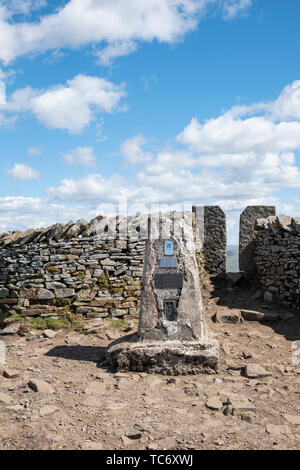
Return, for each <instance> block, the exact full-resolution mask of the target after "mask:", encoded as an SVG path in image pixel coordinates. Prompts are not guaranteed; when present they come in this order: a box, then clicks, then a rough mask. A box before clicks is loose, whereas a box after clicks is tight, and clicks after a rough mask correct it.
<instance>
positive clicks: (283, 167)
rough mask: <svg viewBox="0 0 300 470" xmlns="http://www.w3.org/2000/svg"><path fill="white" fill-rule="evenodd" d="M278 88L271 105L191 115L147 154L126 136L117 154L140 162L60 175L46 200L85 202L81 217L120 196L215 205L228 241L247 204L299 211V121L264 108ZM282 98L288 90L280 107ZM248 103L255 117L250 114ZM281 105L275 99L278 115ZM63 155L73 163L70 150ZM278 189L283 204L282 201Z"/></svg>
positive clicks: (142, 141)
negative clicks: (113, 170) (119, 170)
mask: <svg viewBox="0 0 300 470" xmlns="http://www.w3.org/2000/svg"><path fill="white" fill-rule="evenodd" d="M296 88H297V87H296ZM287 89H293V90H295V87H294V88H293V85H291V86H290V88H286V89H285V90H287ZM285 90H284V91H283V92H282V93H281V94H280V96H279V98H278V99H275V100H274V101H273V102H271V103H266V104H264V103H263V104H260V105H256V104H254V105H252V106H250V107H244V108H243V109H244V111H243V112H242V111H241V109H242V107H240V109H239V111H237V109H234V108H232V110H229V111H228V112H227V113H225V114H222V115H221V116H219V117H216V118H215V119H211V120H209V121H207V122H204V123H200V122H198V120H196V119H193V120H192V121H191V122H190V123H189V124H188V125H187V127H186V128H185V129H184V130H183V131H182V133H181V134H180V135H179V137H178V138H177V140H175V144H174V145H173V147H172V146H171V145H170V144H169V145H168V147H166V148H163V149H161V150H159V151H158V152H155V153H154V152H153V153H151V155H150V154H147V153H145V151H144V146H145V145H146V144H147V139H146V138H145V137H144V136H142V135H136V136H134V137H131V138H129V139H127V140H126V141H124V142H123V144H122V145H121V149H120V154H122V155H123V157H124V158H125V159H126V160H127V161H128V162H129V163H131V164H136V163H142V168H141V169H139V171H138V172H137V174H135V175H134V176H133V177H130V178H129V177H122V176H121V175H118V174H115V175H111V176H107V177H105V176H104V175H101V174H99V173H96V172H95V173H92V174H88V175H85V176H83V177H80V178H78V179H76V178H64V179H62V180H61V182H60V183H59V184H58V185H57V186H56V187H54V186H53V187H51V188H48V190H47V192H48V194H49V197H52V198H53V200H56V201H58V202H57V203H56V204H58V205H67V204H68V203H70V204H73V205H74V204H77V205H78V207H79V205H80V207H83V208H84V207H85V210H84V209H82V216H83V217H85V211H86V212H89V213H91V212H94V213H96V212H97V211H98V210H99V207H100V206H99V205H102V207H104V206H105V205H107V207H111V206H112V205H114V206H117V205H118V203H119V199H120V197H121V198H123V199H127V202H128V205H129V211H130V207H131V208H132V207H133V206H134V205H135V207H136V205H143V206H144V207H145V210H149V209H151V205H152V207H153V205H154V204H159V205H161V204H167V205H169V206H171V207H174V206H175V205H184V206H185V207H187V206H188V205H189V206H191V205H192V204H209V205H215V204H217V205H220V206H221V207H222V208H223V209H224V210H225V211H227V213H228V216H229V219H228V220H229V227H231V229H230V230H231V232H230V239H231V240H234V239H235V238H236V236H235V235H234V233H233V232H234V230H235V227H236V221H237V220H238V216H239V214H240V212H241V211H242V210H243V209H244V208H245V207H246V206H247V205H257V204H267V205H276V206H277V208H278V213H280V212H281V213H283V212H286V213H289V215H292V216H300V205H299V196H298V194H299V188H300V168H299V163H298V162H299V150H300V140H299V135H300V133H299V123H300V119H299V122H298V120H297V118H296V116H295V115H296V112H295V111H294V110H293V111H291V109H292V108H291V107H290V106H289V107H288V109H289V111H288V112H287V111H284V113H285V114H284V115H287V114H288V115H289V116H292V114H293V115H294V120H293V121H291V120H289V121H284V120H280V119H278V118H276V119H275V118H274V115H273V114H272V112H271V111H270V110H273V109H276V106H275V104H276V105H278V102H279V101H280V99H281V98H280V97H282V96H284V95H285ZM288 100H291V98H290V94H289V93H288V98H286V102H285V104H286V103H287V102H288ZM292 101H293V99H292ZM255 107H256V113H257V115H253V114H254V108H255ZM283 109H286V107H285V106H284V104H283V103H281V107H280V110H281V111H280V112H282V114H283V111H282V110H283ZM250 110H251V111H250ZM243 113H244V114H243ZM250 113H251V114H252V115H250V116H249V114H250ZM176 141H177V144H178V143H179V144H180V146H178V145H176ZM181 146H184V147H183V148H182V147H181ZM75 150H76V149H75ZM70 154H71V155H72V156H73V157H74V159H75V161H78V153H76V152H75V153H74V152H70ZM145 155H146V156H147V158H145ZM148 157H149V159H148ZM150 157H151V158H150ZM285 190H288V193H287V194H288V198H289V199H290V201H289V200H288V198H287V197H286V199H287V201H285V200H284V194H285ZM53 204H54V203H53ZM166 210H167V208H166ZM130 212H131V211H130ZM0 222H1V218H0Z"/></svg>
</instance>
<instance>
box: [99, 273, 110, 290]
mask: <svg viewBox="0 0 300 470" xmlns="http://www.w3.org/2000/svg"><path fill="white" fill-rule="evenodd" d="M98 281H99V283H100V284H101V286H102V287H105V288H106V289H108V287H109V279H108V277H107V276H106V274H105V273H102V274H101V275H100V276H99V277H98Z"/></svg>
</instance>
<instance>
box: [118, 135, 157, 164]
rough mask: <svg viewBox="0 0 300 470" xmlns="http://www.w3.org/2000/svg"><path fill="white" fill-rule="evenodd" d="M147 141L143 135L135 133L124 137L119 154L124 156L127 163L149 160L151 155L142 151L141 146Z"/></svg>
mask: <svg viewBox="0 0 300 470" xmlns="http://www.w3.org/2000/svg"><path fill="white" fill-rule="evenodd" d="M146 143H147V139H145V137H144V136H142V135H140V134H137V135H135V136H133V137H131V138H129V139H126V140H125V141H124V142H123V143H122V144H121V147H120V155H122V157H124V158H125V159H126V160H127V161H128V162H129V163H132V164H137V163H143V162H146V161H147V160H151V158H152V155H151V154H150V153H148V152H144V151H143V149H142V147H143V145H145V144H146Z"/></svg>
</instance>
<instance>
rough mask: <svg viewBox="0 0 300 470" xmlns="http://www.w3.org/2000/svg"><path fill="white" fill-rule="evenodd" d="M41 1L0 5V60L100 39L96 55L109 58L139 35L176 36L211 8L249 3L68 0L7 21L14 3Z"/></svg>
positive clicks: (238, 8)
mask: <svg viewBox="0 0 300 470" xmlns="http://www.w3.org/2000/svg"><path fill="white" fill-rule="evenodd" d="M23 3H24V6H22V4H23ZM41 3H43V2H41V1H39V0H36V1H34V0H25V2H24V1H23V0H22V2H20V1H18V0H13V1H10V2H5V3H4V4H2V6H0V44H1V48H0V60H2V61H3V62H4V63H6V64H7V63H9V62H11V61H12V60H14V59H15V58H16V57H18V56H20V55H23V54H26V53H31V52H35V53H38V52H39V53H41V52H44V51H46V50H49V49H52V50H54V49H59V48H72V49H74V48H78V47H80V46H86V45H88V44H99V45H101V44H102V43H103V42H104V43H106V45H107V46H106V47H108V49H105V48H104V51H102V52H101V51H100V56H99V58H100V60H102V61H104V62H103V63H108V62H109V61H110V60H111V58H113V57H116V56H118V55H124V54H126V53H129V52H132V51H133V50H134V49H135V47H136V46H134V45H133V44H134V43H136V42H138V41H146V42H151V41H153V40H157V41H159V42H165V43H173V42H175V41H177V40H178V39H180V38H182V37H183V36H184V35H185V34H186V33H187V32H189V31H192V30H194V29H195V28H196V27H197V25H198V23H199V21H200V20H201V19H203V17H204V16H205V15H206V13H208V12H209V11H210V10H213V12H214V13H215V12H218V11H221V13H222V15H223V18H224V19H230V18H232V17H234V16H236V15H238V14H240V13H243V12H244V11H245V10H247V9H248V8H249V6H250V5H251V1H250V0H147V1H141V0H126V2H125V1H124V0H110V1H108V0H70V1H68V2H67V3H66V4H65V5H64V6H63V7H62V8H60V9H59V10H55V9H54V10H53V12H52V13H51V14H46V15H43V16H41V17H40V19H39V21H18V22H14V21H11V15H12V13H14V11H13V5H14V9H15V10H16V9H19V11H20V9H21V10H22V9H23V10H24V11H23V13H24V12H25V13H26V11H30V9H32V8H37V7H40V4H41ZM52 8H53V6H52ZM101 57H102V59H101Z"/></svg>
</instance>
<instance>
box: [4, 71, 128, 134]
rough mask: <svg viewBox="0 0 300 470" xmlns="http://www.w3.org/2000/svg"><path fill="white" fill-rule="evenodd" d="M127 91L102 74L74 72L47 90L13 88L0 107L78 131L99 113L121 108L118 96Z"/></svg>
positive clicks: (74, 131) (54, 127)
mask: <svg viewBox="0 0 300 470" xmlns="http://www.w3.org/2000/svg"><path fill="white" fill-rule="evenodd" d="M125 95H126V93H125V90H124V84H121V85H115V84H114V83H112V82H109V81H107V80H105V79H103V78H98V77H91V76H88V75H82V74H80V75H77V76H76V77H75V78H73V79H72V80H68V81H67V84H66V85H56V86H52V87H50V88H49V89H48V90H43V89H42V90H37V89H33V88H31V87H26V88H22V89H18V90H16V91H15V92H14V93H13V94H12V95H11V96H10V97H8V98H7V103H6V105H5V106H0V111H1V109H2V110H3V111H6V112H10V113H18V112H24V113H32V114H34V115H35V116H36V118H37V119H38V120H39V121H40V122H42V123H43V124H44V125H45V126H47V127H49V128H51V129H65V130H67V131H69V132H70V133H72V134H79V133H81V132H82V131H83V130H84V128H85V127H86V126H88V125H89V124H90V123H91V122H92V121H93V120H95V119H96V118H97V117H98V115H99V113H101V112H106V113H113V112H115V111H118V110H121V108H120V106H119V104H120V100H121V99H122V98H123V97H124V96H125Z"/></svg>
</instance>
